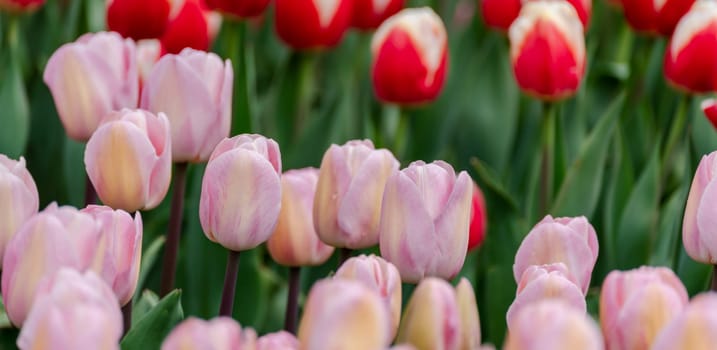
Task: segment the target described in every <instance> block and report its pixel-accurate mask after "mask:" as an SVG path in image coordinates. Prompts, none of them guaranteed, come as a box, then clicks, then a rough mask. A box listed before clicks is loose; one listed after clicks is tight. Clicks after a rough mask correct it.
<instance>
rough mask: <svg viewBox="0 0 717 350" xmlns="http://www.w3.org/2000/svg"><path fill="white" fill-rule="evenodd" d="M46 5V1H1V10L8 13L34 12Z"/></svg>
mask: <svg viewBox="0 0 717 350" xmlns="http://www.w3.org/2000/svg"><path fill="white" fill-rule="evenodd" d="M44 4H45V0H0V10H3V11H7V12H14V13H19V12H32V11H35V10H37V9H38V8H39V7H40V6H42V5H44Z"/></svg>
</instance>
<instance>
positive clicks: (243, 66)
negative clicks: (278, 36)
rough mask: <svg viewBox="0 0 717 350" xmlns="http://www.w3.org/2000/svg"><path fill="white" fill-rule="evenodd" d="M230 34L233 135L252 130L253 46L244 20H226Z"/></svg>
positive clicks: (228, 39)
mask: <svg viewBox="0 0 717 350" xmlns="http://www.w3.org/2000/svg"><path fill="white" fill-rule="evenodd" d="M225 23H226V25H227V30H228V31H229V33H228V34H229V35H227V46H228V51H229V53H228V57H229V58H230V59H231V62H232V66H233V67H232V68H233V69H234V74H235V79H234V90H233V91H234V111H233V114H232V116H233V117H232V135H238V134H242V133H250V132H252V130H253V128H252V124H253V122H254V116H253V114H252V105H251V101H252V100H251V96H252V94H251V86H253V85H252V84H251V83H250V81H249V80H250V78H251V77H250V76H249V65H250V64H251V63H252V62H253V60H252V59H251V57H250V56H251V50H252V48H251V46H250V45H249V43H248V42H247V41H248V40H247V38H248V36H249V35H248V34H249V33H248V28H247V26H248V23H247V21H244V20H228V21H225Z"/></svg>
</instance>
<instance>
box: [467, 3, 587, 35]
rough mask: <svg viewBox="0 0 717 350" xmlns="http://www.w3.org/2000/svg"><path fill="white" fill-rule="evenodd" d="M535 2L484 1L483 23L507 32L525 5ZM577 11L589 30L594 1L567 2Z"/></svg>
mask: <svg viewBox="0 0 717 350" xmlns="http://www.w3.org/2000/svg"><path fill="white" fill-rule="evenodd" d="M527 1H533V0H482V1H481V4H480V5H481V15H482V16H483V21H485V23H486V24H487V25H488V26H489V27H492V28H494V29H498V30H501V31H507V30H508V28H509V27H510V25H511V24H512V23H513V21H515V19H516V18H518V15H519V14H520V10H521V8H522V6H523V4H524V3H526V2H527ZM567 2H569V3H570V4H571V5H573V7H574V8H575V11H577V13H578V16H579V17H580V21H581V22H582V23H583V26H584V27H586V28H587V26H588V23H589V22H590V15H591V13H592V0H567Z"/></svg>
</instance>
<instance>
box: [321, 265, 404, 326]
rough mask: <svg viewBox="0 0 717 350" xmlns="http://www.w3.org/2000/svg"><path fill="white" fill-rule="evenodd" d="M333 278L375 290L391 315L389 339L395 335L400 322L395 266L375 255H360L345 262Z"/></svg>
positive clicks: (397, 277) (399, 293) (399, 285)
mask: <svg viewBox="0 0 717 350" xmlns="http://www.w3.org/2000/svg"><path fill="white" fill-rule="evenodd" d="M334 277H335V278H346V279H352V280H356V281H359V282H361V283H363V284H364V285H365V286H367V287H369V288H371V289H373V290H375V291H376V292H377V293H378V294H379V295H380V296H381V299H383V302H384V304H385V306H386V308H387V310H389V311H390V313H391V338H393V337H394V336H395V335H396V331H398V323H399V321H400V320H401V275H399V273H398V269H396V266H393V264H391V263H390V262H387V261H386V260H383V259H382V258H381V257H378V256H375V255H371V256H366V255H361V256H357V257H353V258H350V259H348V260H346V262H344V263H343V264H342V265H341V267H340V268H339V269H338V271H336V274H335V275H334Z"/></svg>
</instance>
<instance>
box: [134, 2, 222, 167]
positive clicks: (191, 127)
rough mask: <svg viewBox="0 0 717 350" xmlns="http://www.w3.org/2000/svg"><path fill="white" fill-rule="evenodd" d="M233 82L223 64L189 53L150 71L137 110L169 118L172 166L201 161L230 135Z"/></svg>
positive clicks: (205, 55)
mask: <svg viewBox="0 0 717 350" xmlns="http://www.w3.org/2000/svg"><path fill="white" fill-rule="evenodd" d="M188 1H189V0H188ZM233 81H234V73H233V71H232V65H231V63H230V62H229V61H228V60H227V61H225V62H222V60H221V58H219V56H217V55H215V54H213V53H207V52H202V51H197V50H192V49H185V50H183V51H182V53H180V54H179V55H165V56H164V57H162V58H161V59H160V60H159V62H157V64H156V65H155V66H154V68H152V72H151V73H150V75H149V79H148V80H147V81H146V85H145V86H144V88H143V90H142V102H141V106H142V108H143V109H146V110H148V111H151V112H153V113H160V112H161V113H165V114H166V115H167V117H168V118H169V122H170V123H169V124H170V127H171V130H172V158H173V161H174V162H204V161H206V160H207V159H209V156H210V155H211V153H212V150H214V147H216V146H217V144H218V143H219V142H220V141H221V140H222V139H224V138H226V137H227V136H229V131H230V126H231V110H232V87H233V85H232V84H233Z"/></svg>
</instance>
